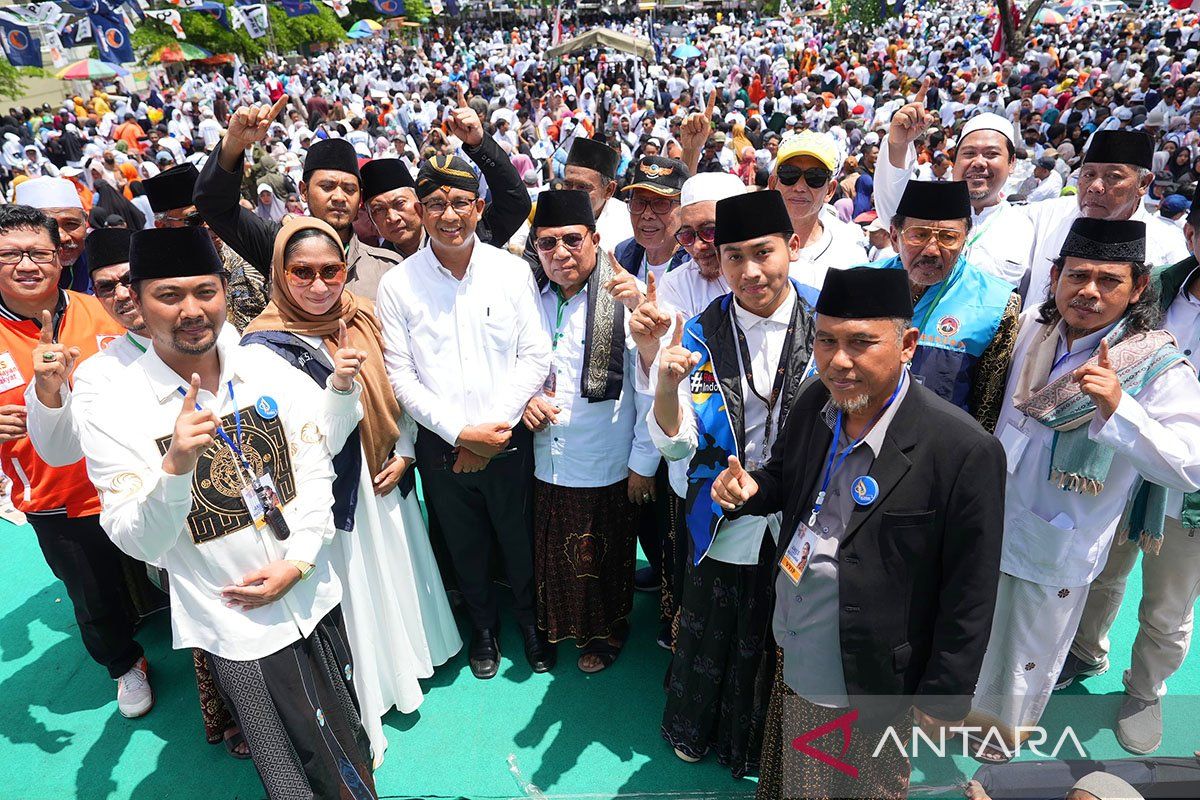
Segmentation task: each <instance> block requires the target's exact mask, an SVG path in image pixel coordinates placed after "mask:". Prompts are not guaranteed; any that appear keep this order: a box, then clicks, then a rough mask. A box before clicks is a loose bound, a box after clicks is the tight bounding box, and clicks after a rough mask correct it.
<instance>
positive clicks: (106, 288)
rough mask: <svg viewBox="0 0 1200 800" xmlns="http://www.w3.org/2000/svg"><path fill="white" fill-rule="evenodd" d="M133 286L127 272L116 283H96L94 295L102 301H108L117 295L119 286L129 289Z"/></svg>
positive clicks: (94, 284)
mask: <svg viewBox="0 0 1200 800" xmlns="http://www.w3.org/2000/svg"><path fill="white" fill-rule="evenodd" d="M132 284H133V280H132V279H131V278H130V277H129V273H128V272H126V273H125V274H124V275H122V276H121V277H119V278H117V279H116V280H115V281H96V282H95V283H93V284H92V293H93V294H95V295H96V297H99V298H100V299H102V300H107V299H108V298H110V297H112V296H113V295H115V294H116V293H117V287H118V286H124V287H125V288H126V289H128V288H129V287H130V286H131V285H132Z"/></svg>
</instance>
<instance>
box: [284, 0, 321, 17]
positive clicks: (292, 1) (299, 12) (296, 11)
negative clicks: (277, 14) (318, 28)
mask: <svg viewBox="0 0 1200 800" xmlns="http://www.w3.org/2000/svg"><path fill="white" fill-rule="evenodd" d="M279 5H281V6H283V13H285V14H287V15H288V16H289V17H303V16H304V15H305V14H316V13H317V7H316V6H315V5H313V4H312V2H311V0H279Z"/></svg>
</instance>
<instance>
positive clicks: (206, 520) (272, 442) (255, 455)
mask: <svg viewBox="0 0 1200 800" xmlns="http://www.w3.org/2000/svg"><path fill="white" fill-rule="evenodd" d="M241 415H242V452H243V453H244V454H245V456H246V460H247V461H248V462H250V469H252V470H254V473H255V474H256V475H261V474H263V473H264V472H269V473H271V477H272V479H274V481H275V486H276V488H278V490H279V499H280V500H281V501H282V502H283V503H284V505H286V504H288V503H290V502H291V501H292V500H294V499H295V498H296V478H295V476H294V475H293V474H292V453H291V450H290V449H289V446H288V440H287V435H286V434H285V433H284V431H283V424H282V423H281V422H280V421H279V417H278V416H276V417H275V418H274V419H264V418H263V417H262V416H261V415H260V414H259V413H258V411H257V410H256V409H255V407H254V406H253V405H251V406H247V407H246V408H243V409H241ZM221 427H222V428H223V429H224V430H225V432H226V433H227V434H228V435H229V438H230V439H234V438H235V437H236V436H237V424H236V422H235V420H234V415H233V414H232V413H230V414H227V415H225V416H224V417H222V418H221ZM155 443H156V444H157V445H158V449H159V452H161V453H162V454H163V455H166V453H167V449H168V448H169V447H170V446H171V437H170V436H164V437H162V438H160V439H158V440H157V441H156V442H155ZM235 458H236V457H235V456H234V454H233V453H232V452H231V451H230V449H229V445H227V444H225V440H224V439H221V438H219V437H218V438H217V441H216V443H215V444H214V445H213V446H212V447H210V448H208V449H207V450H205V451H204V453H203V454H201V456H200V460H199V461H197V462H196V470H195V472H193V473H192V500H193V502H192V510H191V512H190V513H189V514H188V516H187V524H188V532H189V533H191V535H192V541H193V542H194V543H195V544H203V543H205V542H211V541H213V540H214V539H219V538H221V537H222V536H227V535H229V534H231V533H233V532H234V531H239V530H241V529H242V528H246V527H250V526H251V525H253V524H254V521H253V520H252V519H251V518H250V512H249V511H247V510H246V505H245V503H244V502H243V501H242V485H243V481H242V480H241V479H240V478H239V471H238V469H237V468H236V467H237V461H236V460H235Z"/></svg>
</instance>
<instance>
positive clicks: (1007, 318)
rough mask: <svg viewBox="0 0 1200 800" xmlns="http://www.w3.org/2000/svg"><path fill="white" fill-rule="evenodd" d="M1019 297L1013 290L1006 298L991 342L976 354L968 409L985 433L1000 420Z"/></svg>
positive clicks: (993, 429)
mask: <svg viewBox="0 0 1200 800" xmlns="http://www.w3.org/2000/svg"><path fill="white" fill-rule="evenodd" d="M1020 317H1021V296H1020V295H1019V294H1017V293H1016V292H1013V293H1012V295H1011V296H1010V297H1009V298H1008V305H1007V306H1005V307H1004V314H1003V315H1002V316H1001V317H1000V327H999V328H998V329H997V330H996V335H995V336H994V337H992V342H991V344H989V345H988V346H987V349H986V350H984V351H983V355H981V356H980V357H979V363H978V364H977V365H976V367H975V385H974V386H973V387H972V393H971V408H973V409H974V416H975V419H976V420H978V422H979V424H980V425H982V426H983V428H984V430H986V431H987V432H988V433H993V432H994V431H995V430H996V422H997V420H999V419H1000V407H1001V406H1002V405H1004V387H1005V386H1006V385H1007V384H1008V370H1009V367H1010V366H1012V354H1013V348H1014V347H1015V346H1016V344H1017V331H1018V329H1019V328H1020Z"/></svg>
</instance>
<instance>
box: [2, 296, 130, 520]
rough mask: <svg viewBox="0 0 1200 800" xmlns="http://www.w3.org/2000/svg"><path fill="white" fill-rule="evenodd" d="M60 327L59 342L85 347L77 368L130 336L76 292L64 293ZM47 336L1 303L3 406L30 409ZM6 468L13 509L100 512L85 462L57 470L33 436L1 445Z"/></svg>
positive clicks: (76, 513)
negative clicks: (36, 360) (30, 390)
mask: <svg viewBox="0 0 1200 800" xmlns="http://www.w3.org/2000/svg"><path fill="white" fill-rule="evenodd" d="M54 327H55V333H56V336H55V340H56V341H58V342H60V343H62V344H64V345H67V346H68V347H78V348H79V352H80V358H79V361H78V362H76V366H78V364H79V363H81V362H82V361H83V360H85V359H87V358H88V357H89V356H92V355H95V354H96V353H98V352H99V351H100V350H102V349H103V348H104V346H105V345H106V344H107V343H109V342H110V341H112V340H113V339H115V338H117V337H119V336H121V335H122V334H123V333H124V331H123V329H122V328H121V326H120V325H119V324H118V323H117V322H116V321H114V320H113V319H112V317H110V316H109V315H108V314H107V313H106V312H105V310H104V307H103V306H102V305H100V301H99V300H97V299H96V298H94V297H92V296H90V295H85V294H80V293H78V292H72V291H62V292H61V293H60V295H59V301H58V307H57V308H55V310H54ZM41 333H42V329H41V324H40V323H38V322H36V321H34V320H31V319H27V318H25V317H22V316H20V315H19V314H16V313H14V312H12V311H11V310H9V309H8V308H7V307H6V306H5V305H4V303H3V301H2V300H0V405H19V406H24V405H25V389H26V387H27V386H28V385H29V384H30V383H31V382H32V381H33V350H34V348H36V347H37V345H38V340H39V339H40V338H41ZM0 468H2V469H3V471H4V474H5V475H7V476H8V478H9V479H10V480H11V481H12V502H13V505H14V506H16V507H17V509H19V510H20V511H23V512H25V513H26V514H38V513H52V514H61V513H66V515H67V516H68V517H85V516H89V515H93V514H99V513H100V501H99V499H98V498H97V496H96V490H95V488H94V487H93V486H92V482H91V481H90V480H89V479H88V474H87V468H86V466H85V465H84V463H83V460H82V459H80V460H79V461H77V462H76V463H74V464H71V465H69V466H65V467H52V466H50V465H49V464H47V463H46V462H45V461H43V460H42V458H41V457H40V456H39V455H38V454H37V451H36V450H34V447H33V443H32V442H30V440H29V437H28V436H22V437H21V438H19V439H13V440H10V441H7V442H3V443H0Z"/></svg>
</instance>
